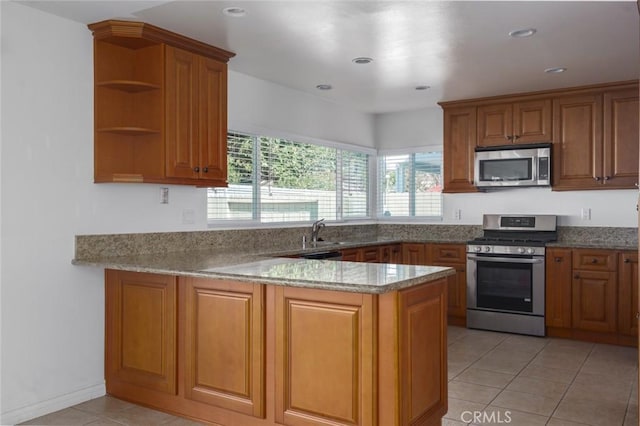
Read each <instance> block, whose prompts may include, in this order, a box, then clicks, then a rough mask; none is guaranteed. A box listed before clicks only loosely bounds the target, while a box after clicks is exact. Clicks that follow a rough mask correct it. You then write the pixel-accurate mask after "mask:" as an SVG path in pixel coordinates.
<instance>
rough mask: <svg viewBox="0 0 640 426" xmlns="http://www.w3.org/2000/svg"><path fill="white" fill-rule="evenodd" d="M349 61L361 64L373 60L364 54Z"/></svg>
mask: <svg viewBox="0 0 640 426" xmlns="http://www.w3.org/2000/svg"><path fill="white" fill-rule="evenodd" d="M351 62H353V63H354V64H359V65H363V64H370V63H371V62H373V59H371V58H367V57H365V56H361V57H359V58H353V59H352V60H351Z"/></svg>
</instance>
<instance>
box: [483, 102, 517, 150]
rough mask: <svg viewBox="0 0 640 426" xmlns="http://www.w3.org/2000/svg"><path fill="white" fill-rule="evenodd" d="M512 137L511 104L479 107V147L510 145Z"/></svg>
mask: <svg viewBox="0 0 640 426" xmlns="http://www.w3.org/2000/svg"><path fill="white" fill-rule="evenodd" d="M512 136H513V106H512V105H511V104H498V105H485V106H481V107H478V146H496V145H505V144H510V143H511V142H512Z"/></svg>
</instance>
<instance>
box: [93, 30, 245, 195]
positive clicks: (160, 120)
mask: <svg viewBox="0 0 640 426" xmlns="http://www.w3.org/2000/svg"><path fill="white" fill-rule="evenodd" d="M89 29H90V30H91V31H92V32H93V36H94V84H95V88H94V114H95V119H94V125H95V131H94V181H95V182H96V183H99V182H151V183H167V184H188V185H196V186H226V185H227V183H226V179H227V176H226V175H227V171H226V133H227V112H226V111H227V62H228V60H229V59H230V58H231V57H233V56H234V54H233V53H231V52H227V51H225V50H223V49H219V48H216V47H213V46H210V45H207V44H204V43H201V42H199V41H197V40H193V39H189V38H187V37H184V36H181V35H179V34H175V33H172V32H170V31H166V30H163V29H161V28H158V27H155V26H153V25H149V24H146V23H142V22H131V21H115V20H110V21H103V22H98V23H95V24H91V25H89Z"/></svg>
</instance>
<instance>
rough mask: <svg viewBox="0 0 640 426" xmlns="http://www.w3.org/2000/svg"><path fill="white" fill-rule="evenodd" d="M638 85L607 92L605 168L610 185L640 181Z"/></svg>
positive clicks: (605, 95) (605, 109)
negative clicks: (639, 167)
mask: <svg viewBox="0 0 640 426" xmlns="http://www.w3.org/2000/svg"><path fill="white" fill-rule="evenodd" d="M638 115H639V111H638V88H634V89H626V90H619V91H611V92H606V93H605V94H604V122H603V125H604V159H603V161H604V170H603V176H604V180H603V183H604V185H606V186H607V187H608V188H612V189H614V188H634V187H635V184H636V183H638V140H639V139H640V135H639V132H638V128H639V126H638Z"/></svg>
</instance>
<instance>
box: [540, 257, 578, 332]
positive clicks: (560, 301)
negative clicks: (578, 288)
mask: <svg viewBox="0 0 640 426" xmlns="http://www.w3.org/2000/svg"><path fill="white" fill-rule="evenodd" d="M546 259H547V262H546V271H545V273H546V279H545V324H546V326H547V327H558V328H565V329H569V328H571V298H572V293H571V280H572V277H571V272H572V262H571V261H572V253H571V249H562V248H547V255H546Z"/></svg>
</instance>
